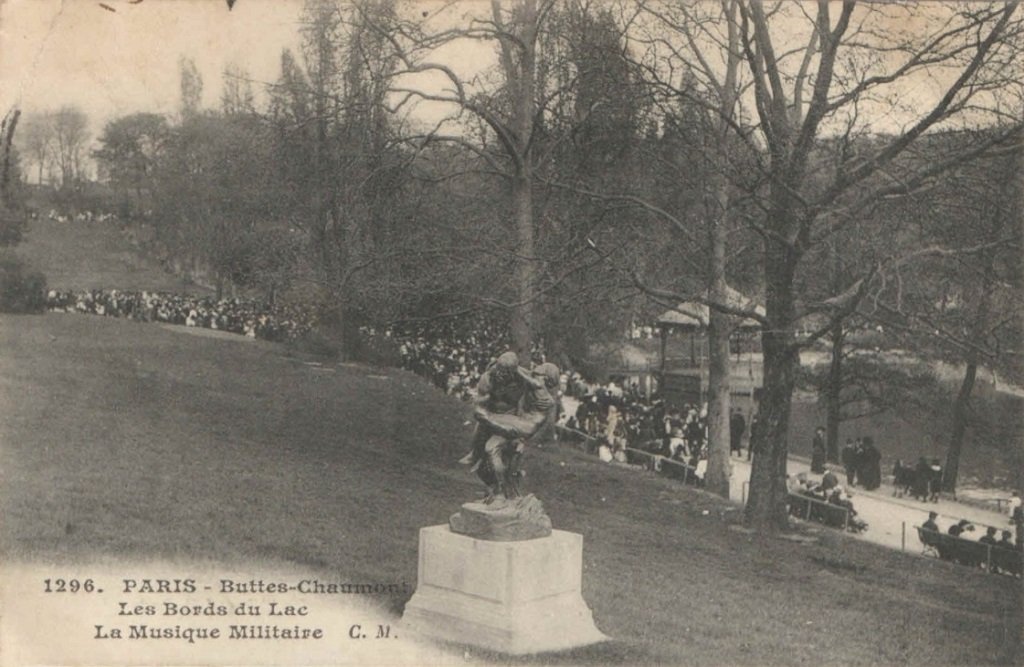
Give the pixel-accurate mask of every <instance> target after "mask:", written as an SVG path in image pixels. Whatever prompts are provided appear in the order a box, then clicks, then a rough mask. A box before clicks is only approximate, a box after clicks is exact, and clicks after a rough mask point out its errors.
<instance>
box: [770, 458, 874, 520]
mask: <svg viewBox="0 0 1024 667" xmlns="http://www.w3.org/2000/svg"><path fill="white" fill-rule="evenodd" d="M787 486H788V490H789V493H790V496H791V501H790V503H789V511H790V514H793V515H794V516H797V517H800V518H805V519H810V520H814V521H818V522H820V523H824V524H827V525H830V526H833V527H835V528H846V529H847V530H850V531H853V532H856V533H860V532H863V531H864V530H867V527H868V525H867V523H866V522H864V521H863V520H862V519H861V518H860V517H859V516H858V515H857V510H856V509H854V507H853V500H851V497H852V496H853V491H852V490H850V489H848V488H845V487H843V486H842V485H841V484H840V483H839V477H837V476H836V474H835V473H834V472H832V471H831V470H828V469H826V470H825V472H824V473H823V474H822V476H821V481H820V482H817V483H816V482H812V481H811V480H810V479H809V478H808V476H807V473H804V472H801V473H798V474H796V475H793V476H790V477H788V478H787ZM792 496H798V497H799V498H807V499H808V500H809V501H812V502H803V503H801V502H799V500H797V501H794V500H792ZM831 508H838V511H832V510H831Z"/></svg>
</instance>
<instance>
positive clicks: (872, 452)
mask: <svg viewBox="0 0 1024 667" xmlns="http://www.w3.org/2000/svg"><path fill="white" fill-rule="evenodd" d="M881 464H882V453H881V452H880V451H878V448H877V447H875V441H874V439H873V438H871V437H867V438H864V449H863V458H862V459H861V470H862V471H863V472H862V477H863V480H864V488H865V489H867V490H868V491H874V490H875V489H877V488H878V487H879V486H881V484H882V465H881Z"/></svg>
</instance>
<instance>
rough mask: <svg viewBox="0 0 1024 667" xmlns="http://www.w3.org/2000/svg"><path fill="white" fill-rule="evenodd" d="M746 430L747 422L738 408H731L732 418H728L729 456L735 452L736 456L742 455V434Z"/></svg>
mask: <svg viewBox="0 0 1024 667" xmlns="http://www.w3.org/2000/svg"><path fill="white" fill-rule="evenodd" d="M746 430H747V420H746V419H744V418H743V413H742V412H741V411H740V409H739V408H733V411H732V417H730V418H729V456H732V454H733V453H734V452H735V453H736V456H742V455H743V432H744V431H746Z"/></svg>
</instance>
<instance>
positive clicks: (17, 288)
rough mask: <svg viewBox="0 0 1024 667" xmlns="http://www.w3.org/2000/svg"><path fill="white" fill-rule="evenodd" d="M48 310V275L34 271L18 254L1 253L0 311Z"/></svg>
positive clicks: (32, 311)
mask: <svg viewBox="0 0 1024 667" xmlns="http://www.w3.org/2000/svg"><path fill="white" fill-rule="evenodd" d="M45 310H46V276H44V275H43V274H42V273H40V272H39V271H33V270H31V268H30V267H29V266H28V265H26V264H25V262H24V261H23V260H22V259H21V258H20V257H18V256H17V255H15V254H13V253H11V252H5V253H3V254H0V312H3V313H41V312H44V311H45Z"/></svg>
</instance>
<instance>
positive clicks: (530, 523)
mask: <svg viewBox="0 0 1024 667" xmlns="http://www.w3.org/2000/svg"><path fill="white" fill-rule="evenodd" d="M448 525H449V526H450V527H451V529H452V532H455V533H459V534H461V535H467V536H469V537H476V538H478V539H481V540H493V541H497V542H515V541H518V540H533V539H536V538H539V537H547V536H548V535H550V534H551V519H550V518H548V515H547V512H545V511H544V506H543V505H542V504H541V502H540V501H539V500H538V499H537V497H536V496H534V495H533V494H530V495H528V496H523V497H522V498H515V499H513V500H509V499H507V498H495V499H494V500H493V501H492V502H491V503H489V504H485V503H464V504H463V505H462V508H461V509H460V510H459V511H458V512H456V513H455V514H453V515H452V516H451V518H450V519H449V520H448Z"/></svg>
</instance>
